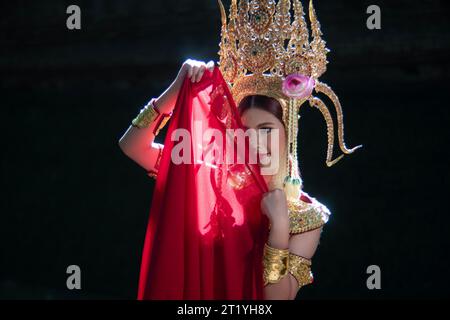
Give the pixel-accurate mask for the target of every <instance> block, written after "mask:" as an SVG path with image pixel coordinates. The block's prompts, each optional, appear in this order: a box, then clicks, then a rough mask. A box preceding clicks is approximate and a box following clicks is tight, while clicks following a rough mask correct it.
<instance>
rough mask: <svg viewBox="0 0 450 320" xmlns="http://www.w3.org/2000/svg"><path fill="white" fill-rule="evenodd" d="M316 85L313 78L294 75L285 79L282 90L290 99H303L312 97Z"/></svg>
mask: <svg viewBox="0 0 450 320" xmlns="http://www.w3.org/2000/svg"><path fill="white" fill-rule="evenodd" d="M315 85H316V82H315V81H314V79H313V77H307V76H305V75H303V74H299V73H293V74H290V75H288V76H287V77H286V79H284V81H283V88H282V89H283V93H284V94H285V95H286V96H288V97H289V98H296V99H303V98H306V97H309V96H310V95H311V93H312V91H313V89H314V86H315Z"/></svg>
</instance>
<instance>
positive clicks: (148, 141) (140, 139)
mask: <svg viewBox="0 0 450 320" xmlns="http://www.w3.org/2000/svg"><path fill="white" fill-rule="evenodd" d="M213 68H214V62H213V61H210V62H208V64H205V63H204V62H201V61H195V60H190V59H189V60H187V61H185V62H184V63H183V65H182V67H181V69H180V71H179V72H178V75H177V77H176V79H175V80H174V81H173V82H172V84H171V85H170V86H169V87H168V88H167V90H166V91H164V92H163V93H162V94H161V95H160V96H159V97H158V98H156V99H154V100H153V106H154V107H155V108H156V110H157V112H158V113H159V114H160V116H159V117H161V116H162V115H169V114H171V112H172V111H173V109H174V107H175V103H176V100H177V96H178V92H179V91H180V88H181V85H182V84H183V81H184V79H185V77H186V76H188V77H189V78H190V79H191V81H192V82H198V81H200V80H201V78H202V76H203V74H204V72H205V70H206V69H209V70H211V71H212V69H213ZM149 107H152V106H149ZM160 124H161V121H158V119H157V120H156V121H153V122H152V123H151V124H150V125H149V126H147V127H142V128H138V127H135V126H132V125H130V127H129V128H128V130H127V131H126V132H125V134H124V135H123V136H122V137H121V138H120V140H119V146H120V148H121V149H122V151H123V152H124V153H125V154H126V155H127V156H128V157H129V158H131V159H132V160H133V161H135V162H136V163H137V164H139V165H140V166H141V167H142V168H144V169H145V170H146V171H147V172H149V173H156V172H157V162H158V158H159V156H160V155H161V151H162V148H163V145H161V144H157V143H154V141H155V135H156V134H157V131H158V127H159V126H160Z"/></svg>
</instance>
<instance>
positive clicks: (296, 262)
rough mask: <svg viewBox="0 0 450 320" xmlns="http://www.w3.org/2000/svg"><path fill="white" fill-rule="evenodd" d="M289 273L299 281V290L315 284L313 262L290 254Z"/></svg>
mask: <svg viewBox="0 0 450 320" xmlns="http://www.w3.org/2000/svg"><path fill="white" fill-rule="evenodd" d="M289 273H290V274H292V275H293V276H294V278H295V279H296V280H297V283H298V286H299V289H300V288H301V287H303V286H305V285H307V284H310V283H312V282H313V275H312V272H311V260H309V259H306V258H303V257H300V256H298V255H296V254H293V253H289Z"/></svg>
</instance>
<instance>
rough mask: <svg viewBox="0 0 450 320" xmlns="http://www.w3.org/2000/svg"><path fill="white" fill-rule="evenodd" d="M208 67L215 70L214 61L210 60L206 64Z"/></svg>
mask: <svg viewBox="0 0 450 320" xmlns="http://www.w3.org/2000/svg"><path fill="white" fill-rule="evenodd" d="M206 68H207V69H208V70H209V71H211V72H212V71H213V70H214V61H212V60H211V61H209V62H208V63H207V64H206Z"/></svg>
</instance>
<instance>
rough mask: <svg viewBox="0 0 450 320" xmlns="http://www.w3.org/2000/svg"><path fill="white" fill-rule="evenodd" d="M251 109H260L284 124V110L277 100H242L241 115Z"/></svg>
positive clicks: (257, 96) (252, 97) (254, 98)
mask: <svg viewBox="0 0 450 320" xmlns="http://www.w3.org/2000/svg"><path fill="white" fill-rule="evenodd" d="M251 108H258V109H261V110H264V111H267V112H270V113H271V114H273V115H274V116H275V117H276V118H277V119H278V120H280V122H281V123H283V108H282V107H281V104H280V103H279V102H278V100H277V99H275V98H272V97H268V96H263V95H252V96H246V97H245V98H244V99H242V100H241V102H240V103H239V106H238V110H239V115H240V116H242V115H243V114H244V112H245V111H247V110H248V109H251Z"/></svg>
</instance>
